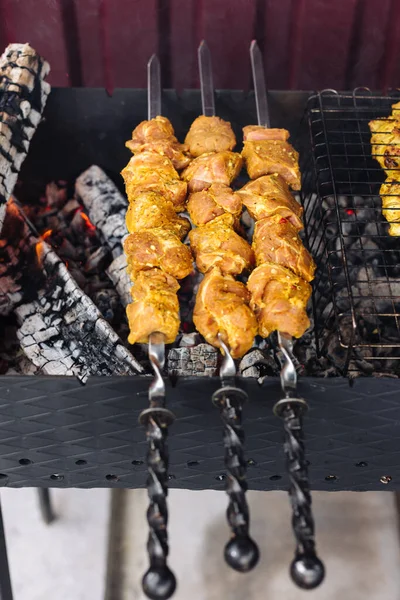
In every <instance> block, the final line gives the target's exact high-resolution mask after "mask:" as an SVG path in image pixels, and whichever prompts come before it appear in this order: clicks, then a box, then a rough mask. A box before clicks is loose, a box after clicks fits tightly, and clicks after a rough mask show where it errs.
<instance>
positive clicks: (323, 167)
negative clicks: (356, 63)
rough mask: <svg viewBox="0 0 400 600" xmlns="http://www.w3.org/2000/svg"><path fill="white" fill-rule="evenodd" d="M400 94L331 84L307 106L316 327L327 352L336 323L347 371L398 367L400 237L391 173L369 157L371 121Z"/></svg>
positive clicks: (339, 362) (307, 204)
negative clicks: (392, 217) (383, 192)
mask: <svg viewBox="0 0 400 600" xmlns="http://www.w3.org/2000/svg"><path fill="white" fill-rule="evenodd" d="M397 101H399V96H378V95H375V94H373V93H371V92H369V91H368V90H355V91H354V92H353V93H348V94H339V93H337V92H335V91H333V90H327V91H324V92H321V93H318V94H316V95H313V96H311V97H310V99H309V101H308V105H307V118H308V125H309V131H310V139H311V151H312V152H311V153H310V154H311V155H312V158H309V159H308V161H309V162H311V161H312V162H313V165H312V168H310V167H311V165H310V164H308V165H303V172H304V173H305V178H304V183H303V202H304V209H305V225H306V232H307V237H308V242H309V246H310V249H311V252H312V253H313V255H314V257H315V259H316V260H317V264H318V274H317V278H316V281H315V282H314V294H313V305H314V320H315V332H316V336H317V345H318V351H319V353H321V354H324V353H325V354H326V353H327V354H329V352H330V348H329V347H328V346H329V344H328V339H327V337H326V335H325V334H326V332H327V331H329V330H331V331H332V330H333V329H336V331H337V336H338V342H339V351H338V352H336V353H335V356H333V357H332V359H333V360H334V362H335V364H336V366H338V367H339V368H340V369H341V370H342V372H343V373H346V372H347V371H349V370H350V371H352V370H357V369H358V367H360V366H361V369H362V367H363V366H364V367H365V369H364V370H366V371H368V368H371V367H369V365H371V366H372V367H373V369H374V370H375V372H383V373H385V372H387V373H389V372H390V373H391V374H393V373H397V374H398V373H399V371H400V284H399V277H400V243H399V238H396V237H390V236H389V234H388V223H387V221H386V220H385V218H384V217H383V215H382V206H381V199H380V197H379V189H380V186H381V184H382V183H383V181H384V180H385V178H386V175H385V172H384V171H383V169H382V168H381V167H380V165H379V164H378V162H376V161H375V160H374V159H373V158H372V156H371V144H370V137H371V134H370V130H369V127H368V123H369V121H371V120H373V119H377V118H381V117H387V116H389V115H390V113H391V106H392V104H394V103H395V102H397ZM303 155H307V153H306V152H304V153H303ZM314 192H316V195H315V193H314ZM362 370H363V369H362Z"/></svg>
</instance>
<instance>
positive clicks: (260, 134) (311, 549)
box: [237, 42, 324, 589]
mask: <svg viewBox="0 0 400 600" xmlns="http://www.w3.org/2000/svg"><path fill="white" fill-rule="evenodd" d="M250 55H251V64H252V71H253V81H254V88H255V95H256V105H257V116H258V125H257V126H250V127H246V128H244V149H243V153H242V154H243V156H244V159H245V162H246V167H247V171H248V173H249V176H250V178H251V179H253V180H254V181H252V182H250V183H248V184H247V185H245V186H244V187H243V188H242V190H241V191H239V192H237V194H238V195H239V196H240V197H241V199H242V201H243V203H244V204H245V205H246V206H247V208H248V210H249V212H250V214H251V215H252V216H253V218H255V220H256V225H255V230H254V236H253V249H254V252H255V256H256V263H257V268H256V269H255V270H254V271H253V272H252V273H251V275H250V277H249V280H248V284H247V287H248V289H249V291H250V292H251V301H250V306H251V307H252V308H253V309H254V311H255V313H256V315H257V318H258V324H259V331H260V334H261V335H262V336H264V337H266V336H267V335H269V334H270V333H272V332H273V331H277V332H278V343H279V347H280V350H281V353H282V355H283V360H282V370H281V383H282V389H283V391H284V394H285V397H284V398H283V399H282V400H280V401H278V402H277V403H276V405H275V407H274V412H275V414H276V415H277V416H279V417H282V419H283V423H284V429H285V453H286V457H287V465H288V474H289V479H290V489H289V494H290V498H291V504H292V509H293V519H292V523H293V529H294V532H295V536H296V541H297V547H296V554H295V558H294V560H293V562H292V565H291V576H292V579H293V580H294V582H295V583H296V584H297V585H298V586H299V587H302V588H307V589H312V588H315V587H317V586H318V585H319V584H320V583H321V582H322V580H323V578H324V566H323V564H322V562H321V561H320V560H319V558H318V556H317V554H316V551H315V540H314V520H313V516H312V511H311V495H310V490H309V483H308V470H307V463H306V460H305V455H304V443H303V431H302V414H303V412H304V411H305V409H306V408H307V403H306V402H305V400H304V399H302V398H299V397H298V394H297V374H296V370H295V367H294V364H293V360H292V349H293V342H292V336H294V337H301V336H302V335H303V333H304V332H305V330H306V329H307V327H308V326H309V320H308V317H307V314H306V305H307V301H308V299H309V296H310V293H311V287H310V285H309V282H310V281H311V280H312V279H313V276H314V271H315V264H314V261H313V260H312V258H311V256H310V254H309V253H308V252H307V250H306V249H305V248H304V246H303V245H302V243H301V239H300V237H299V235H298V231H299V229H301V227H302V224H301V216H302V210H301V208H300V207H297V206H295V204H294V200H293V199H292V200H290V198H289V196H290V191H289V188H288V186H291V187H292V189H295V190H298V189H300V185H301V180H300V169H299V165H298V153H297V152H296V151H295V150H294V148H292V147H291V146H290V144H289V143H288V141H287V140H288V137H289V133H288V132H287V131H286V130H282V129H271V128H270V127H269V125H270V123H269V114H268V104H267V96H266V87H265V79H264V67H263V62H262V57H261V53H260V50H259V48H258V46H257V44H256V43H255V42H252V44H251V46H250Z"/></svg>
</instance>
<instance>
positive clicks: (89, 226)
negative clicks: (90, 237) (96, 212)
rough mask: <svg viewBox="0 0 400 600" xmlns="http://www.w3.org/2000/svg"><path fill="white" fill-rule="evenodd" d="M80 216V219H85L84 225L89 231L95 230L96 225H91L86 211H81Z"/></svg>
mask: <svg viewBox="0 0 400 600" xmlns="http://www.w3.org/2000/svg"><path fill="white" fill-rule="evenodd" d="M81 217H82V219H83V220H84V221H85V225H86V227H87V228H88V229H89V230H90V231H95V230H96V227H95V225H93V223H92V221H91V220H90V219H89V217H88V216H87V214H86V213H84V212H82V211H81Z"/></svg>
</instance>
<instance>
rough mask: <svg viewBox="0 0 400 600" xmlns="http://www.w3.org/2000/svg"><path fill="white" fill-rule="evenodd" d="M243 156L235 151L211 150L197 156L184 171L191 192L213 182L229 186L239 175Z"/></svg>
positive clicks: (198, 190)
mask: <svg viewBox="0 0 400 600" xmlns="http://www.w3.org/2000/svg"><path fill="white" fill-rule="evenodd" d="M242 162H243V161H242V157H241V156H240V154H237V153H235V152H228V151H225V152H211V153H208V154H203V155H202V156H199V157H198V158H195V159H194V160H193V161H192V162H191V163H190V165H189V166H188V167H187V168H186V169H185V170H184V171H183V172H182V179H183V180H184V181H187V182H188V186H189V190H190V191H191V192H200V191H201V190H203V189H204V188H208V187H210V185H211V184H213V183H222V184H223V185H227V186H229V185H230V184H231V183H232V181H233V180H234V179H235V178H236V177H237V176H238V175H239V173H240V169H241V168H242Z"/></svg>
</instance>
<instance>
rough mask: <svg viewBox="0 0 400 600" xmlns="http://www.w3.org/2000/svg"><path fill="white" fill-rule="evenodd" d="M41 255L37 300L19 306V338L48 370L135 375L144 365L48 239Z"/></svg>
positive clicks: (83, 375) (81, 377) (83, 377)
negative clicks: (41, 278)
mask: <svg viewBox="0 0 400 600" xmlns="http://www.w3.org/2000/svg"><path fill="white" fill-rule="evenodd" d="M38 255H39V256H40V259H41V261H42V265H43V270H44V271H45V273H46V278H45V283H44V287H43V288H42V289H40V290H39V292H38V297H37V299H36V300H34V301H33V302H31V303H29V304H24V305H22V306H20V307H18V308H17V309H16V314H17V317H18V320H19V323H20V328H19V330H18V339H19V340H20V343H21V347H22V349H23V350H24V352H25V353H26V355H27V356H28V358H29V359H30V360H31V361H32V362H33V363H34V364H35V365H36V366H37V367H39V368H41V369H42V371H43V372H44V373H46V374H49V375H75V376H76V377H78V379H79V380H80V381H82V382H85V381H86V379H87V378H88V377H89V376H90V375H134V374H135V373H140V372H142V367H141V366H140V364H139V363H138V362H137V361H136V359H135V358H134V357H133V356H132V354H131V353H130V352H129V351H128V350H127V349H126V348H125V347H124V346H123V345H122V343H121V341H120V339H119V338H118V336H117V334H116V333H115V332H114V330H113V329H112V328H111V327H110V325H109V324H108V323H107V322H106V321H105V320H104V319H103V318H102V316H101V313H100V311H99V310H98V308H97V307H96V306H95V305H94V304H93V302H92V301H91V300H90V299H89V297H88V296H86V295H85V294H84V293H83V291H82V290H81V289H80V288H79V287H78V286H77V284H76V282H75V281H74V280H73V279H72V277H71V275H70V273H69V272H68V270H67V268H66V267H65V265H64V264H63V263H62V262H61V261H60V259H59V258H58V256H57V255H56V254H55V253H54V252H53V251H52V250H51V248H50V247H49V246H48V245H47V244H46V243H44V242H41V243H40V246H39V248H38Z"/></svg>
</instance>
